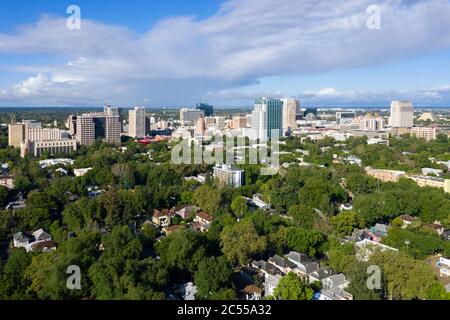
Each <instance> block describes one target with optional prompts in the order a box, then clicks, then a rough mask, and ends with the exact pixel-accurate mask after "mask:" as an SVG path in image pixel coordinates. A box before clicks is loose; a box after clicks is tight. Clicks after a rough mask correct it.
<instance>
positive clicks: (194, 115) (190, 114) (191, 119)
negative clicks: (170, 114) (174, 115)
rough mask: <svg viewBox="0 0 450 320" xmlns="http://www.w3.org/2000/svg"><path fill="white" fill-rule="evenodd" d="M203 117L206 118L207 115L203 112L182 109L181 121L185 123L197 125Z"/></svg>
mask: <svg viewBox="0 0 450 320" xmlns="http://www.w3.org/2000/svg"><path fill="white" fill-rule="evenodd" d="M202 116H203V117H204V116H205V114H204V112H203V111H201V110H194V109H188V108H182V109H181V110H180V121H181V122H183V123H191V124H195V123H197V121H198V119H199V118H200V117H202Z"/></svg>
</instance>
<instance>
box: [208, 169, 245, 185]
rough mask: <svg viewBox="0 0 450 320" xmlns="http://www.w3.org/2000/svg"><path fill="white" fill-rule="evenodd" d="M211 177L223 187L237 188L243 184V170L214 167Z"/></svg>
mask: <svg viewBox="0 0 450 320" xmlns="http://www.w3.org/2000/svg"><path fill="white" fill-rule="evenodd" d="M213 177H214V178H215V179H218V180H219V183H220V184H221V185H224V186H228V187H232V188H239V187H241V186H242V185H243V183H244V170H240V169H235V168H232V167H231V166H230V165H227V164H224V165H218V166H216V167H214V174H213Z"/></svg>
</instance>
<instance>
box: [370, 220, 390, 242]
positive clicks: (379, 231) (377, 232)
mask: <svg viewBox="0 0 450 320" xmlns="http://www.w3.org/2000/svg"><path fill="white" fill-rule="evenodd" d="M389 228H390V227H389V226H388V225H385V224H381V223H377V224H376V225H375V226H373V227H372V228H370V232H371V234H370V235H371V236H372V239H371V240H372V241H375V242H380V241H381V238H383V237H385V236H387V234H388V231H389Z"/></svg>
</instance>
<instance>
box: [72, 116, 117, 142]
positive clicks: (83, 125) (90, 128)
mask: <svg viewBox="0 0 450 320" xmlns="http://www.w3.org/2000/svg"><path fill="white" fill-rule="evenodd" d="M120 133H121V123H120V116H119V114H118V110H117V108H110V107H105V109H104V112H95V113H86V114H83V115H81V116H78V117H77V141H78V143H80V144H81V145H85V146H91V145H92V144H93V143H94V141H95V140H97V139H102V140H103V141H105V142H107V143H110V144H119V143H120Z"/></svg>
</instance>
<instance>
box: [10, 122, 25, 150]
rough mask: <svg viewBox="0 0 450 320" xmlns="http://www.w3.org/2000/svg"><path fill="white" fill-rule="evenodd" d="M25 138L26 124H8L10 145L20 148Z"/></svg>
mask: <svg viewBox="0 0 450 320" xmlns="http://www.w3.org/2000/svg"><path fill="white" fill-rule="evenodd" d="M24 140H25V126H24V125H23V124H22V123H10V124H9V125H8V145H10V146H12V147H14V148H20V144H21V143H22V142H23V141H24Z"/></svg>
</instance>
